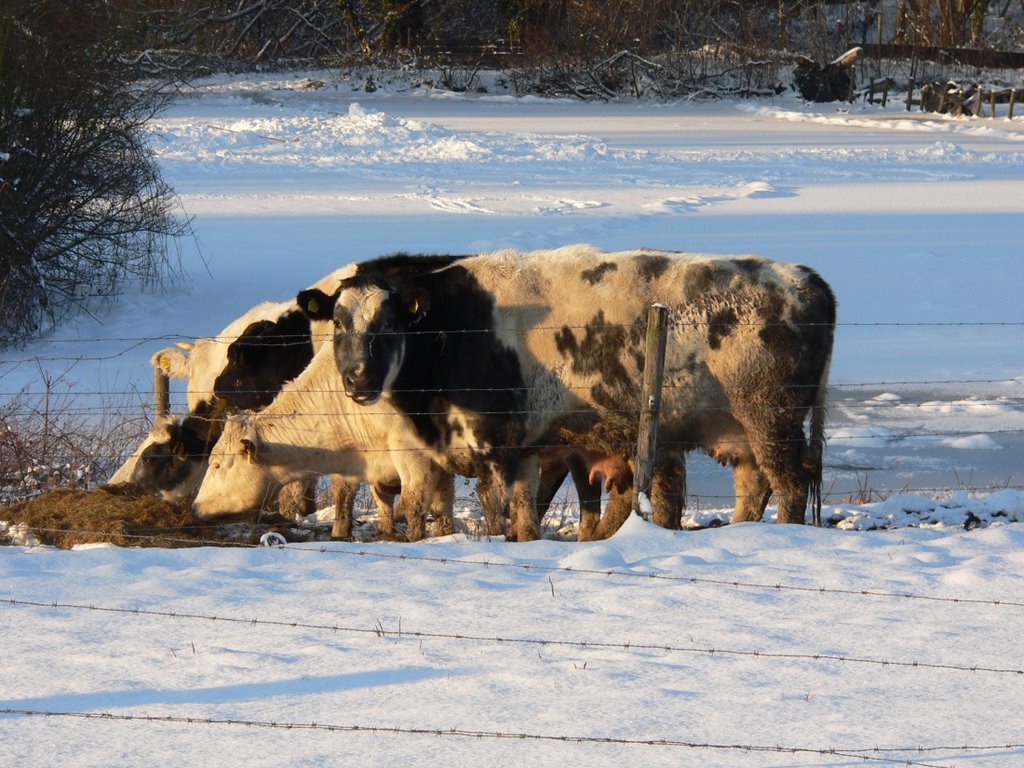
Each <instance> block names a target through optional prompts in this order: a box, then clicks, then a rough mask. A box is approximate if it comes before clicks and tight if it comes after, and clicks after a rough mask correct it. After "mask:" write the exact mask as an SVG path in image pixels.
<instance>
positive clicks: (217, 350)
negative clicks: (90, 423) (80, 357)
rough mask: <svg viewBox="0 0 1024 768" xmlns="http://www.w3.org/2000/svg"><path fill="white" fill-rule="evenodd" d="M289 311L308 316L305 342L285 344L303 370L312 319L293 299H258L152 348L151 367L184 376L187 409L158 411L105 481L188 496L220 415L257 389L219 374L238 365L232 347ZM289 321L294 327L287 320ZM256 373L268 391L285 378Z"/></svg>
mask: <svg viewBox="0 0 1024 768" xmlns="http://www.w3.org/2000/svg"><path fill="white" fill-rule="evenodd" d="M288 317H297V318H299V319H300V321H301V322H302V323H304V324H305V341H304V344H303V345H299V346H297V347H290V348H289V349H290V350H294V352H295V354H294V358H295V360H294V361H293V362H292V364H291V365H290V366H287V368H288V370H293V369H295V368H297V370H298V371H301V370H302V368H304V367H305V366H306V364H308V363H309V361H310V359H312V357H313V353H312V345H311V340H310V330H309V328H310V321H309V319H308V318H307V316H306V315H304V314H303V313H302V312H300V311H299V309H298V307H297V306H296V305H295V302H294V301H292V302H283V303H270V302H265V303H263V304H259V305H257V306H255V307H253V308H252V309H251V310H249V311H248V312H246V313H245V314H244V315H243V316H242V317H240V318H238V319H236V320H234V321H233V322H232V323H230V324H229V325H228V326H227V327H226V328H224V330H222V331H221V332H220V333H219V334H218V335H217V336H214V337H210V338H202V339H197V340H196V341H195V342H194V343H192V344H182V345H179V348H175V347H168V348H167V349H162V350H160V351H159V352H157V353H155V354H154V355H153V357H152V362H153V366H154V367H155V368H159V369H160V370H162V371H163V372H164V373H165V374H166V375H168V376H169V377H171V378H178V379H186V380H187V383H186V387H185V397H186V404H187V407H188V414H187V415H186V416H185V417H184V418H180V419H179V418H174V417H164V418H161V419H159V420H158V421H157V423H156V424H155V425H154V428H153V429H152V430H151V432H150V433H149V435H148V436H147V437H146V438H145V440H144V441H143V442H142V444H141V445H140V446H139V448H138V449H137V450H136V451H135V453H134V454H133V455H132V456H131V457H129V459H128V460H127V461H126V462H125V463H124V464H123V465H122V466H121V467H120V468H119V469H118V470H117V472H115V473H114V475H113V476H112V477H111V478H110V481H109V484H111V485H117V484H122V483H130V484H132V485H133V486H135V487H136V488H137V489H138V490H140V491H141V492H143V493H147V494H151V495H154V496H159V497H160V498H163V499H164V500H165V501H169V502H171V503H179V502H181V501H182V500H184V499H185V498H187V497H188V496H190V495H191V494H192V493H193V492H194V491H195V489H196V488H197V487H198V485H199V481H200V480H201V479H202V475H203V472H204V471H205V469H206V457H207V456H208V455H209V450H210V448H211V447H212V446H213V444H214V443H215V442H216V441H217V438H218V437H219V436H220V428H221V425H222V424H223V419H224V416H225V415H226V414H227V413H228V412H231V411H234V410H238V409H239V408H242V407H247V406H248V405H249V404H250V403H251V402H252V401H253V400H254V398H259V397H261V396H262V395H258V394H254V393H253V392H251V391H250V390H251V389H254V388H256V384H255V380H254V379H252V378H249V379H246V380H245V381H244V382H242V381H241V379H239V382H240V383H241V384H242V387H244V389H243V388H242V387H233V386H229V383H228V382H227V381H226V380H223V376H222V374H223V373H224V372H225V371H226V370H228V369H229V368H231V369H232V370H234V369H238V368H239V367H240V365H241V360H240V358H241V354H244V352H242V353H241V354H239V353H236V349H237V348H238V347H239V346H241V347H242V349H243V350H246V351H247V350H248V349H250V348H251V345H250V344H248V343H247V341H246V340H245V339H246V334H247V333H249V332H250V329H251V328H254V327H255V328H259V329H264V328H265V327H266V326H267V325H274V324H276V323H278V322H280V321H281V320H282V318H288ZM286 322H287V321H286ZM288 327H289V330H290V331H292V330H294V328H292V327H291V325H290V324H289V325H288ZM253 375H254V376H255V375H258V376H261V377H262V384H261V388H263V389H269V390H270V391H271V392H276V391H277V390H279V389H280V388H281V385H282V384H283V383H284V381H285V379H284V378H283V377H282V376H281V375H279V374H278V371H277V370H268V369H266V368H260V369H258V370H256V371H254V372H253ZM294 375H295V374H292V376H294ZM275 379H276V381H275ZM232 383H233V382H232ZM272 396H273V395H271V397H272ZM236 403H238V404H236Z"/></svg>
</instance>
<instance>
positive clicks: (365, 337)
mask: <svg viewBox="0 0 1024 768" xmlns="http://www.w3.org/2000/svg"><path fill="white" fill-rule="evenodd" d="M654 302H660V303H662V304H665V305H667V306H668V307H669V324H670V334H669V339H668V347H667V355H666V362H665V380H664V390H663V396H662V410H661V417H660V420H659V424H658V434H659V444H660V445H661V446H663V449H664V450H667V451H670V452H673V453H679V452H684V451H687V450H691V449H703V450H705V451H707V452H708V453H709V454H710V455H712V456H713V457H715V458H716V459H718V460H719V461H722V462H724V463H728V464H730V465H732V467H733V470H734V481H735V488H736V497H737V505H736V509H735V511H734V514H733V521H743V520H757V519H760V518H761V516H762V515H763V513H764V509H765V506H766V504H767V502H768V499H769V497H770V495H771V494H772V493H774V495H775V498H776V501H777V507H778V520H779V521H780V522H789V523H798V522H803V521H804V516H805V511H806V506H807V501H808V496H809V493H811V492H812V491H815V490H819V491H820V477H821V465H822V451H823V445H824V405H825V391H826V381H827V376H828V368H829V362H830V359H831V350H832V338H833V333H834V325H835V298H834V296H833V294H832V291H831V289H830V288H829V286H828V285H827V283H825V281H824V280H822V279H821V277H819V276H818V275H817V274H816V273H815V272H814V271H813V270H811V269H809V268H808V267H804V266H801V265H792V264H780V263H777V262H773V261H770V260H768V259H764V258H759V257H754V256H738V257H728V256H711V255H704V254H687V253H676V252H665V251H654V250H637V251H627V252H619V253H605V252H602V251H599V250H597V249H595V248H592V247H590V246H571V247H566V248H561V249H556V250H550V251H535V252H531V253H519V252H514V251H501V252H497V253H492V254H482V255H480V256H476V257H472V258H467V259H462V260H460V261H458V262H456V263H453V264H451V265H449V266H447V267H444V268H441V269H438V270H435V271H433V272H428V273H424V274H420V275H415V276H411V277H408V278H406V277H402V276H390V277H388V278H385V277H382V275H381V274H380V273H378V272H377V271H376V270H375V268H374V265H373V262H369V263H364V264H362V265H359V267H358V269H357V270H356V273H355V274H354V275H353V276H352V277H350V278H348V279H346V280H343V281H342V282H341V286H340V291H339V292H338V294H337V295H336V296H335V297H334V307H333V319H334V323H335V334H334V348H335V359H336V362H337V365H338V370H339V374H340V376H341V382H342V385H343V386H344V388H345V391H346V393H347V394H348V395H349V397H350V398H352V400H353V401H354V402H356V403H360V404H372V403H376V402H377V401H378V400H380V399H381V398H382V397H383V398H385V399H387V400H388V401H389V402H390V403H392V404H393V405H394V406H395V407H396V408H397V409H398V410H400V411H402V412H403V413H405V414H407V415H408V417H409V424H410V425H411V427H412V428H413V430H414V431H415V435H416V437H417V438H418V439H420V440H422V441H423V442H425V443H426V444H428V445H430V446H432V447H433V448H434V449H435V450H437V451H438V452H439V453H442V454H446V455H454V456H458V457H461V458H462V459H463V460H467V459H468V460H469V461H471V462H472V463H473V464H474V466H475V467H476V471H477V474H478V476H479V477H481V478H482V479H483V480H484V481H485V482H484V494H485V495H490V496H491V498H490V500H489V502H488V503H489V504H490V505H491V506H496V507H501V506H502V505H508V504H510V503H511V504H512V505H513V510H514V515H513V521H514V524H515V530H514V531H513V535H514V536H516V537H518V538H520V539H524V538H526V539H528V538H535V537H536V536H537V533H538V529H537V521H536V516H535V511H534V510H533V509H532V500H533V495H534V492H535V489H536V483H537V464H538V461H539V460H540V458H541V457H542V456H543V455H544V454H545V453H546V452H548V451H551V450H565V449H567V448H572V447H582V448H585V449H586V450H588V451H591V452H593V453H597V454H605V455H609V456H612V455H616V454H619V453H621V452H622V451H623V450H628V446H632V445H634V444H635V439H636V417H635V414H636V413H637V412H638V410H639V399H640V391H639V389H640V382H641V379H642V370H643V365H644V334H645V328H646V315H647V308H648V307H649V305H650V304H651V303H654ZM319 303H321V304H322V305H324V306H328V305H329V301H328V300H327V298H326V297H319ZM808 416H809V417H810V434H809V435H807V434H805V433H804V423H805V420H806V419H807V418H808ZM482 498H483V497H482Z"/></svg>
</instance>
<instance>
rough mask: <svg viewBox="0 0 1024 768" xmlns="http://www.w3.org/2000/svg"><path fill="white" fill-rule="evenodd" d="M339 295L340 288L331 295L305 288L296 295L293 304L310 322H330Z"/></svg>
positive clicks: (316, 289) (317, 289) (315, 289)
mask: <svg viewBox="0 0 1024 768" xmlns="http://www.w3.org/2000/svg"><path fill="white" fill-rule="evenodd" d="M340 293H341V289H340V288H339V289H338V290H336V291H335V292H334V293H333V294H327V293H324V292H323V291H321V290H320V289H319V288H306V289H305V290H302V291H299V292H298V294H296V296H295V303H296V304H297V305H298V306H299V309H300V310H301V311H302V313H303V314H304V315H305V316H306V317H308V318H309V319H310V320H330V319H331V318H332V317H333V316H334V304H335V302H336V301H337V300H338V295H339V294H340Z"/></svg>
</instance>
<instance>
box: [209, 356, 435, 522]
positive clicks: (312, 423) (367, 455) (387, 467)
mask: <svg viewBox="0 0 1024 768" xmlns="http://www.w3.org/2000/svg"><path fill="white" fill-rule="evenodd" d="M336 381H337V374H336V366H335V363H334V355H333V350H332V349H331V348H330V347H324V348H323V349H321V350H320V352H319V353H318V354H317V355H316V357H315V358H314V359H313V362H312V363H311V364H310V365H309V366H308V367H307V368H306V369H305V370H304V371H303V372H302V373H301V374H300V375H299V377H298V378H296V379H295V380H293V381H290V382H288V383H287V384H286V385H285V386H284V387H283V388H282V390H281V392H280V393H279V394H278V395H277V397H275V398H274V400H273V402H272V403H270V405H268V406H267V407H266V408H264V409H263V410H262V411H259V412H255V413H249V414H239V415H234V416H230V417H229V418H228V420H227V423H226V424H225V426H224V430H223V433H222V434H221V436H220V439H219V441H218V442H217V444H216V445H215V446H214V448H213V450H212V451H211V453H210V464H209V468H208V469H207V471H206V476H205V478H204V479H203V482H202V485H201V487H200V489H199V493H198V494H197V495H196V499H195V503H194V505H193V510H194V511H195V513H196V516H197V517H199V518H200V519H204V520H213V519H216V518H218V517H221V516H224V515H229V514H234V513H237V512H239V511H243V510H249V509H258V508H260V507H261V506H262V505H263V504H264V503H265V502H266V500H268V499H273V497H274V496H275V495H276V493H277V492H278V490H279V489H280V488H281V487H282V486H284V485H286V484H287V483H290V482H295V481H299V480H302V479H303V478H307V477H309V476H311V475H313V476H316V475H321V474H337V475H342V476H344V477H346V478H347V479H348V480H349V481H350V482H359V481H360V480H367V481H369V482H370V484H371V488H372V491H373V495H374V499H375V501H376V502H377V507H378V510H379V512H380V530H381V533H382V535H384V536H386V537H394V536H395V535H396V531H395V527H394V516H393V513H392V503H393V501H394V496H395V494H396V493H399V492H400V493H401V495H400V496H399V500H398V505H397V507H396V508H395V510H394V511H395V512H397V513H398V514H399V515H402V516H404V517H405V518H406V521H407V528H406V531H407V533H406V536H407V538H408V539H409V540H412V541H415V540H418V539H420V538H422V537H423V535H424V533H425V515H424V511H425V510H426V509H427V508H430V506H431V502H432V500H433V499H434V494H435V491H436V490H438V489H440V491H441V493H440V494H439V495H440V496H441V498H440V499H439V506H438V507H435V521H436V522H437V530H436V531H435V532H436V533H438V534H445V533H451V531H452V520H451V509H452V501H453V494H454V486H453V482H452V476H451V475H450V474H448V473H445V472H442V471H441V469H440V468H439V467H438V466H437V464H435V463H434V461H433V460H432V458H431V457H432V451H430V450H429V449H428V448H427V446H425V445H423V444H422V443H421V442H420V441H419V440H417V439H416V438H415V435H414V434H412V432H411V431H410V430H409V429H408V427H407V426H406V425H405V423H404V422H405V421H406V417H405V416H404V415H403V414H402V413H400V412H399V411H397V410H396V409H395V408H394V407H392V406H391V405H390V404H388V403H387V402H383V401H382V402H380V403H377V404H375V405H369V406H366V407H363V406H360V405H356V404H355V403H354V402H353V401H352V400H350V399H349V398H347V397H346V396H345V395H344V394H343V393H342V392H341V391H340V388H339V387H337V386H336V385H335V383H336Z"/></svg>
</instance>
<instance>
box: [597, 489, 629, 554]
mask: <svg viewBox="0 0 1024 768" xmlns="http://www.w3.org/2000/svg"><path fill="white" fill-rule="evenodd" d="M632 511H633V493H632V491H631V490H625V491H621V492H620V491H617V490H615V489H614V488H613V489H612V490H611V491H610V493H609V495H608V503H607V504H606V505H605V508H604V514H603V515H601V522H599V523H598V524H597V528H596V529H595V530H594V535H593V536H592V537H591V541H597V540H600V539H607V538H610V537H611V536H612V535H613V534H614V533H615V532H616V531H617V530H619V528H621V527H622V524H623V523H625V522H626V518H628V517H629V515H630V513H631V512H632Z"/></svg>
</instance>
